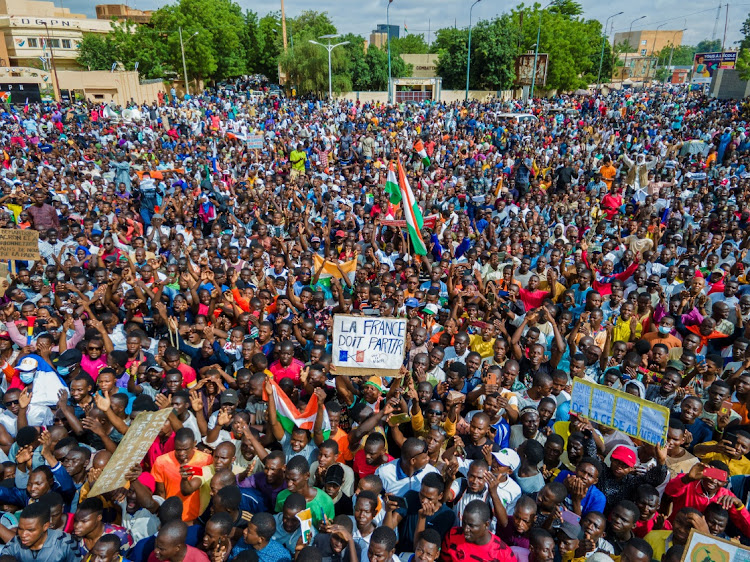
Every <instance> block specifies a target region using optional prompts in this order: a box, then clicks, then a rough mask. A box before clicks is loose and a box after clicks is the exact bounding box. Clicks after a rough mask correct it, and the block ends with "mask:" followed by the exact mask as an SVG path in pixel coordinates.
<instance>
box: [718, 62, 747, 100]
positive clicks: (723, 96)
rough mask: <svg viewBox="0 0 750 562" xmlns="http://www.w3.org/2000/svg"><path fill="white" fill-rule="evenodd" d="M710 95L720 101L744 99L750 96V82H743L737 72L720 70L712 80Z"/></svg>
mask: <svg viewBox="0 0 750 562" xmlns="http://www.w3.org/2000/svg"><path fill="white" fill-rule="evenodd" d="M709 95H710V96H711V97H713V98H718V99H720V100H729V99H738V100H739V99H743V98H746V97H748V96H750V82H748V81H747V80H742V79H741V78H740V73H739V71H737V70H729V69H719V70H717V71H715V72H714V76H713V78H712V79H711V86H710V87H709Z"/></svg>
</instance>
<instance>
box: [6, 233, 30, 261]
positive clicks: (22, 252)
mask: <svg viewBox="0 0 750 562" xmlns="http://www.w3.org/2000/svg"><path fill="white" fill-rule="evenodd" d="M0 259H3V260H29V261H37V260H38V259H39V231H38V230H31V229H30V228H29V229H26V230H21V229H17V228H0Z"/></svg>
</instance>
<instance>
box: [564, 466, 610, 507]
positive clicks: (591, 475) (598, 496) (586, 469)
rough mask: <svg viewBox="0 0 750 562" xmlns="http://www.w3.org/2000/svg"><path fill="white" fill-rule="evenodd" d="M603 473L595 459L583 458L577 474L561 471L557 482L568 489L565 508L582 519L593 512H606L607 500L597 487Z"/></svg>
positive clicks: (577, 467)
mask: <svg viewBox="0 0 750 562" xmlns="http://www.w3.org/2000/svg"><path fill="white" fill-rule="evenodd" d="M601 472H602V470H601V464H600V463H599V461H598V460H597V459H595V458H594V457H583V458H582V459H581V460H580V461H578V464H577V465H576V471H575V473H573V472H571V471H569V470H563V471H561V472H560V474H558V475H557V478H555V482H562V483H563V484H564V485H565V487H566V488H567V489H568V496H567V497H566V498H565V501H564V504H565V507H566V508H568V509H569V510H570V511H573V512H574V513H576V514H577V515H580V516H581V517H583V516H584V515H586V514H587V513H589V512H591V511H599V512H604V508H605V506H606V505H607V498H606V497H605V496H604V494H603V493H602V492H601V490H599V488H597V487H596V483H597V482H598V481H599V475H600V474H601Z"/></svg>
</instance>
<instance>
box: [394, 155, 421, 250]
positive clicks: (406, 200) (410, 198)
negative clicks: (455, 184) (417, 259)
mask: <svg viewBox="0 0 750 562" xmlns="http://www.w3.org/2000/svg"><path fill="white" fill-rule="evenodd" d="M398 185H399V188H400V189H401V199H402V201H403V205H404V216H405V217H406V228H407V229H408V231H409V238H411V243H412V245H413V246H414V252H415V253H417V254H419V255H420V256H424V255H427V247H426V246H425V244H424V240H423V239H422V232H421V230H422V226H424V221H423V219H422V210H421V209H420V208H419V205H417V200H416V198H415V197H414V192H413V191H412V190H411V186H410V185H409V182H408V180H407V179H406V172H405V171H404V167H403V166H402V165H401V160H400V159H399V160H398Z"/></svg>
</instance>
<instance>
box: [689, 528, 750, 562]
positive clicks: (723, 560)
mask: <svg viewBox="0 0 750 562" xmlns="http://www.w3.org/2000/svg"><path fill="white" fill-rule="evenodd" d="M707 560H710V561H711V562H749V561H750V548H747V547H746V546H744V545H742V544H740V543H738V542H730V541H727V540H724V539H720V538H719V537H714V536H713V535H704V534H703V533H700V532H698V531H696V530H695V529H690V535H689V536H688V541H687V544H686V545H685V550H684V551H683V553H682V560H681V562H706V561H707Z"/></svg>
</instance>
